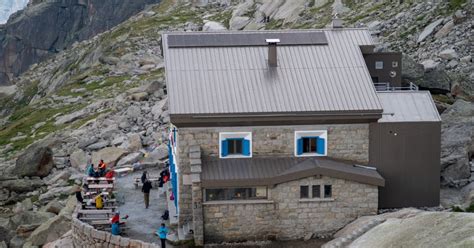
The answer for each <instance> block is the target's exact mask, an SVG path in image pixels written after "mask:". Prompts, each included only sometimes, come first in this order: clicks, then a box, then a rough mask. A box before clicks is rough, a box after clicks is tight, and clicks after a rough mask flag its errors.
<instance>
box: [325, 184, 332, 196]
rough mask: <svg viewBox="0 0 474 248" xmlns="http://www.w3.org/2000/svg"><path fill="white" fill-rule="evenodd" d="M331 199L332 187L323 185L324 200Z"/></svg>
mask: <svg viewBox="0 0 474 248" xmlns="http://www.w3.org/2000/svg"><path fill="white" fill-rule="evenodd" d="M331 197H332V186H331V185H324V198H331Z"/></svg>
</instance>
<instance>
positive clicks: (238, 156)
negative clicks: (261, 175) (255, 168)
mask: <svg viewBox="0 0 474 248" xmlns="http://www.w3.org/2000/svg"><path fill="white" fill-rule="evenodd" d="M220 158H222V159H226V158H252V155H249V156H246V155H227V156H225V157H222V156H221V157H220Z"/></svg>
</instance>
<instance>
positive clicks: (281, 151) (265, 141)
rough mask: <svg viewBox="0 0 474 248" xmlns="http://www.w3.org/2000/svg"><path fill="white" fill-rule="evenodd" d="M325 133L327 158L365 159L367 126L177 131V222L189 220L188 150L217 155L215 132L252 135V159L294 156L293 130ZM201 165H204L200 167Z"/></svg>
mask: <svg viewBox="0 0 474 248" xmlns="http://www.w3.org/2000/svg"><path fill="white" fill-rule="evenodd" d="M311 130H327V131H328V140H327V151H328V157H332V158H338V159H344V160H352V161H357V162H359V163H361V164H367V163H368V160H369V125H368V124H334V125H303V126H282V127H274V126H271V127H265V126H263V127H214V128H180V129H179V131H178V147H179V154H178V160H177V161H178V166H179V173H180V178H179V187H180V190H179V200H178V202H179V209H180V210H179V211H180V216H179V223H180V225H182V224H185V223H187V222H190V221H192V195H191V192H192V187H191V185H190V184H189V185H184V184H183V175H189V174H190V173H191V167H190V159H189V155H188V154H189V148H190V147H191V146H196V145H198V146H200V147H201V153H202V155H203V156H219V154H218V152H219V132H252V152H253V156H258V155H289V156H293V154H294V149H295V148H294V135H295V131H311ZM203 166H205V165H203Z"/></svg>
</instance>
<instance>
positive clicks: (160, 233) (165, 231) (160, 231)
mask: <svg viewBox="0 0 474 248" xmlns="http://www.w3.org/2000/svg"><path fill="white" fill-rule="evenodd" d="M167 234H168V228H166V226H165V223H161V226H160V228H159V229H158V230H157V231H156V235H158V236H159V237H160V240H161V248H165V247H166V235H167Z"/></svg>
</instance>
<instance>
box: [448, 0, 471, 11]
mask: <svg viewBox="0 0 474 248" xmlns="http://www.w3.org/2000/svg"><path fill="white" fill-rule="evenodd" d="M466 2H467V0H449V4H448V8H449V10H451V11H456V10H458V9H460V8H461V7H462V6H463V5H464V4H465V3H466Z"/></svg>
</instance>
